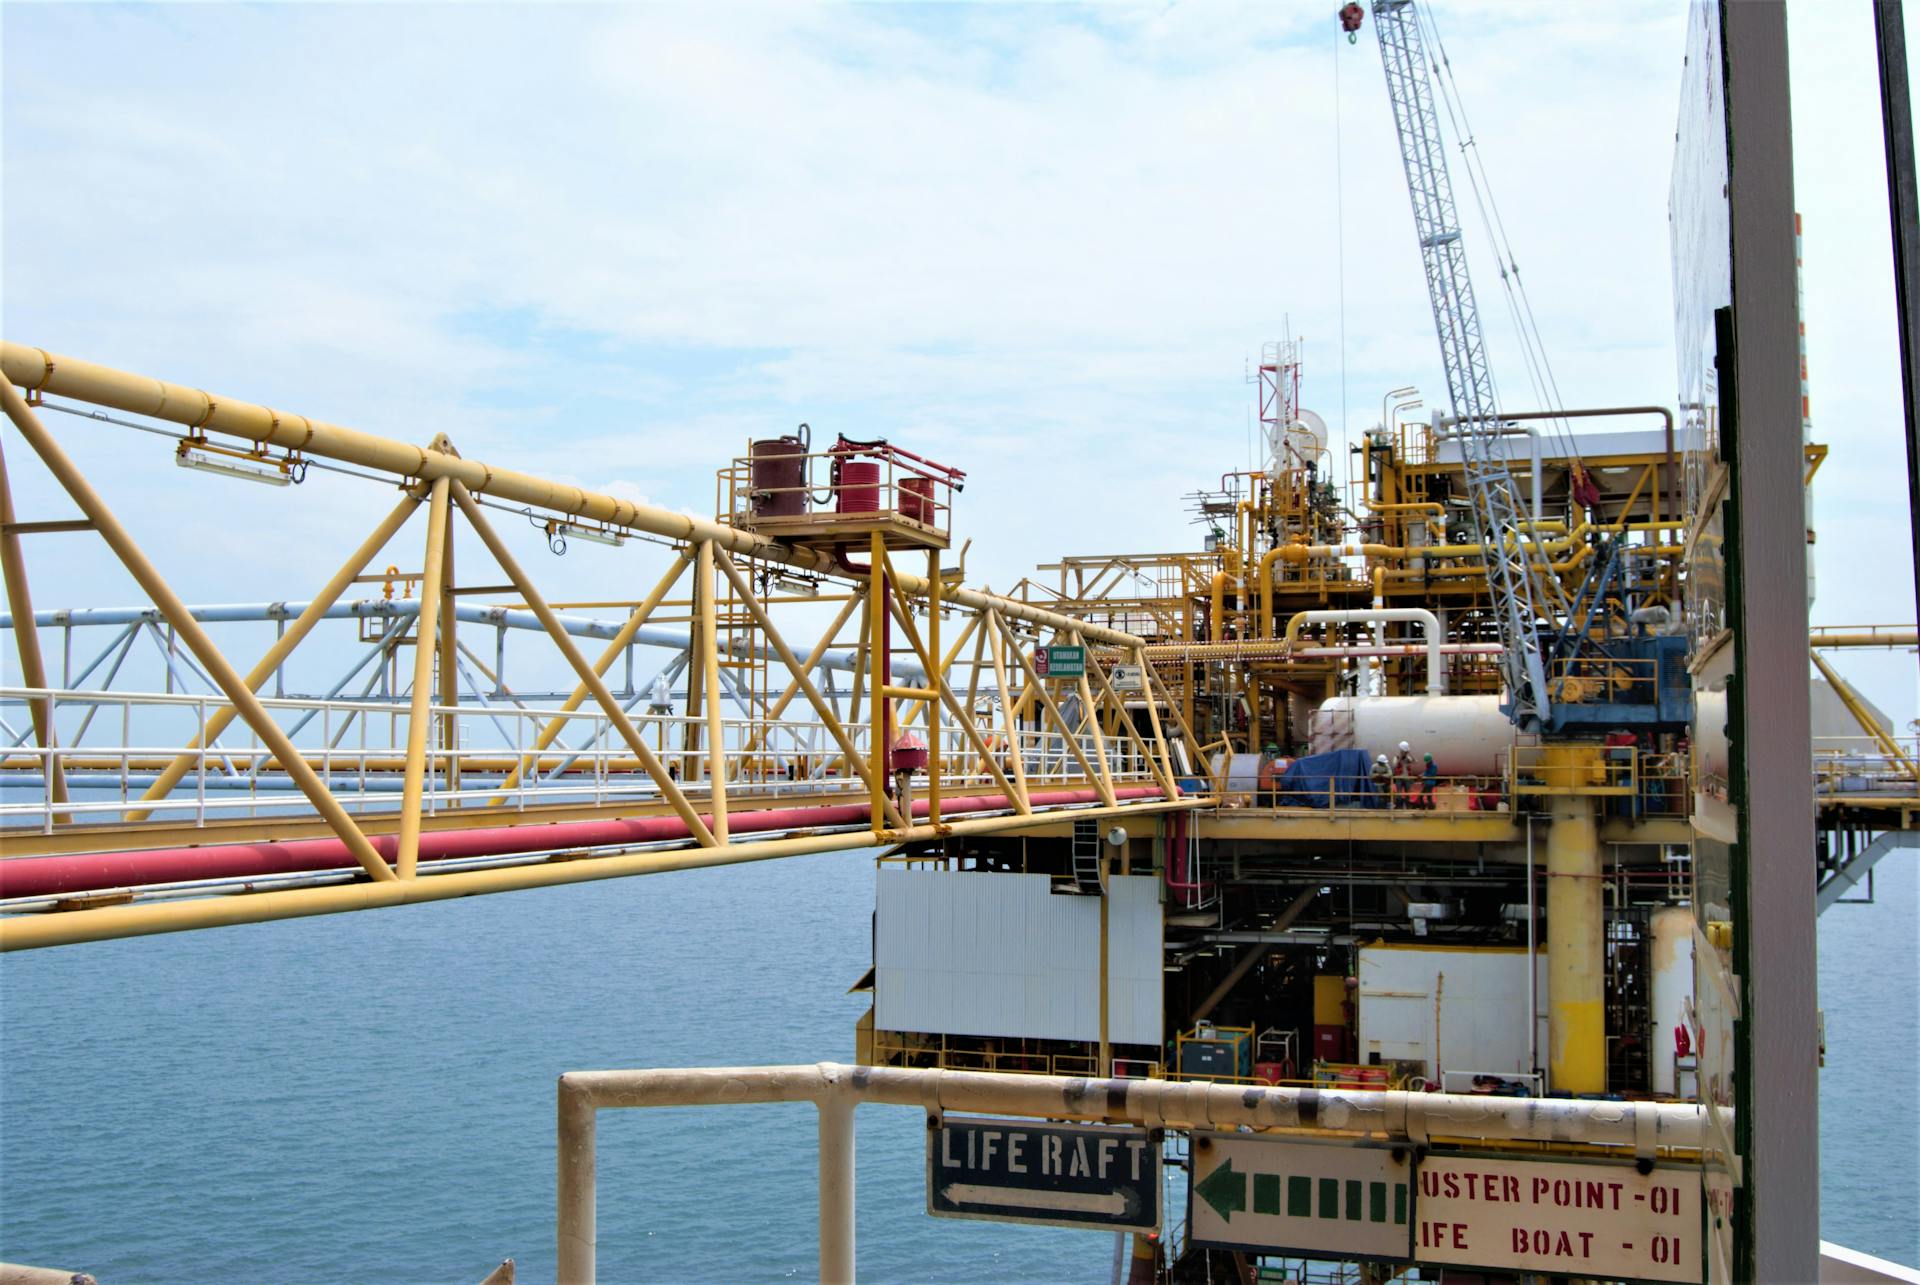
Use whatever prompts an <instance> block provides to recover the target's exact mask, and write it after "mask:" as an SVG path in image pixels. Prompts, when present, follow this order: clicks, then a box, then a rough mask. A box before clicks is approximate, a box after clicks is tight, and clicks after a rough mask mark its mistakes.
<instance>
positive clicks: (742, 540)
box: [0, 340, 1141, 648]
mask: <svg viewBox="0 0 1920 1285" xmlns="http://www.w3.org/2000/svg"><path fill="white" fill-rule="evenodd" d="M0 373H4V375H5V377H6V382H7V383H8V384H9V385H18V386H20V387H22V388H26V389H30V390H32V391H34V392H40V393H50V394H53V395H54V396H58V397H70V398H73V399H74V400H75V401H82V402H90V403H92V404H93V405H96V406H108V407H112V408H113V409H115V410H121V411H126V412H128V413H130V414H134V415H145V416H148V417H149V418H152V419H160V420H166V421H168V422H169V423H174V424H181V425H185V426H187V427H189V428H191V429H194V430H195V431H196V432H204V433H225V434H228V435H229V436H233V437H239V438H244V439H246V440H248V441H252V442H258V443H261V444H262V445H268V446H277V447H280V448H282V449H284V450H287V451H295V452H299V453H301V454H303V455H312V456H318V457H320V458H322V459H331V460H340V461H342V462H344V463H349V464H357V465H359V466H361V467H363V468H369V469H374V470H377V471H380V472H386V473H391V474H393V475H394V476H396V477H402V478H416V479H418V480H420V481H422V482H432V481H434V480H435V479H436V478H441V477H446V478H450V479H452V480H453V481H456V482H459V483H461V484H462V485H464V486H465V487H466V488H467V490H468V491H469V492H471V493H472V494H474V495H488V496H493V497H495V498H498V499H502V500H510V501H512V502H514V503H516V504H527V505H532V506H534V507H536V508H540V509H544V510H547V511H548V512H551V513H555V514H558V515H560V516H561V517H563V518H566V519H568V520H580V519H584V520H586V521H590V522H599V523H604V524H606V525H609V526H617V527H624V528H627V529H628V530H632V531H645V532H647V533H649V534H652V535H658V536H663V537H665V538H666V539H669V540H683V541H687V542H689V543H691V542H695V541H699V540H713V541H715V542H716V543H717V544H718V545H719V547H721V548H723V549H726V550H727V551H728V552H730V553H743V554H746V555H747V556H748V557H751V558H757V559H760V560H762V561H768V562H779V563H785V564H787V565H789V566H795V567H801V568H804V569H807V570H810V571H820V572H826V573H830V574H835V575H840V576H844V575H846V572H845V569H844V568H842V567H840V565H839V562H838V559H837V557H836V555H835V554H834V553H833V552H832V551H831V550H824V549H813V548H808V547H806V546H804V545H794V544H789V543H784V542H781V541H776V540H774V539H772V538H771V537H768V536H764V535H757V534H755V533H754V532H752V531H746V530H742V529H741V528H739V527H731V526H726V525H724V524H723V523H719V522H714V521H711V520H710V519H707V518H696V517H692V516H690V515H688V514H684V513H676V512H674V511H672V510H670V509H663V508H659V507H657V506H655V505H651V504H636V503H634V502H633V501H631V500H622V499H618V498H616V497H614V496H611V495H607V494H604V493H602V492H598V491H588V490H584V489H582V488H581V487H577V486H569V485H567V484H565V483H562V482H554V481H549V480H547V479H545V478H539V477H534V476H532V475H531V474H528V473H520V472H516V471H515V470H513V469H507V468H500V467H498V466H496V465H492V464H487V463H485V462H483V461H481V460H476V459H467V458H463V457H461V456H458V455H454V454H451V453H449V452H448V451H443V450H437V449H435V448H434V447H433V446H426V447H420V446H414V445H412V444H410V443H407V442H402V441H397V440H395V439H393V438H389V437H379V436H376V435H375V434H372V433H363V432H360V431H359V430H357V429H352V428H345V427H342V426H340V425H338V424H329V423H326V422H324V421H322V420H317V419H308V418H307V417H306V416H304V415H295V414H292V413H290V412H283V411H276V410H273V409H271V408H270V407H266V406H261V405H257V404H255V403H253V402H244V401H240V400H238V399H236V398H228V397H216V396H214V395H213V394H211V393H207V392H204V391H202V390H200V389H198V388H189V387H186V386H185V385H182V384H173V383H168V382H166V381H165V380H159V379H154V378H151V377H149V376H145V375H135V374H131V373H129V372H127V371H124V370H115V369H113V368H112V367H110V366H101V365H98V364H96V363H94V362H90V361H82V360H80V359H79V358H77V357H65V356H61V355H59V354H57V353H49V352H47V351H46V350H45V349H42V348H30V347H28V346H26V345H25V344H17V343H13V342H11V341H8V340H0ZM894 580H895V583H897V584H898V585H899V586H900V587H901V589H902V590H904V591H905V592H906V593H908V594H911V595H913V596H915V597H922V598H924V597H926V596H927V583H926V581H925V580H924V579H922V578H921V577H919V576H909V575H900V574H898V573H896V574H895V576H894ZM940 596H941V597H942V598H945V599H947V600H948V601H950V602H952V603H954V604H956V605H959V606H963V607H970V608H973V609H974V610H976V611H977V610H983V609H985V608H986V607H988V606H992V607H994V608H996V609H997V610H999V612H1000V613H1001V614H1002V615H1003V616H1006V617H1008V618H1010V619H1014V620H1024V621H1027V622H1028V623H1030V624H1036V625H1042V626H1045V627H1047V628H1050V629H1059V630H1068V631H1071V630H1073V629H1076V628H1078V629H1081V630H1082V632H1084V633H1085V634H1086V635H1087V637H1088V638H1089V639H1091V640H1093V641H1096V642H1100V643H1104V644H1106V645H1108V646H1115V647H1125V648H1132V647H1134V646H1137V645H1138V644H1139V642H1140V641H1141V640H1140V639H1138V638H1136V637H1134V636H1133V635H1132V634H1128V633H1125V632H1123V631H1121V630H1118V629H1111V628H1108V627H1107V626H1104V625H1091V624H1084V623H1083V622H1081V621H1078V620H1075V619H1073V618H1071V617H1069V616H1063V615H1060V614H1059V613H1057V612H1052V611H1047V610H1045V609H1043V608H1040V607H1035V606H1033V605H1031V604H1029V603H1025V602H1020V601H1018V600H1016V599H1012V598H1005V597H1001V596H999V595H997V594H990V593H983V592H980V591H979V590H975V589H968V588H964V587H962V586H959V585H953V586H948V587H946V588H943V589H942V590H941V594H940Z"/></svg>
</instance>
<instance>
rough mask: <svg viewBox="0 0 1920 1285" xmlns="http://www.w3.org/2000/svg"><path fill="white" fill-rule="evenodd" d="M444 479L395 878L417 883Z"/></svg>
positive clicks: (430, 544)
mask: <svg viewBox="0 0 1920 1285" xmlns="http://www.w3.org/2000/svg"><path fill="white" fill-rule="evenodd" d="M450 485H451V483H449V482H448V481H447V479H446V478H444V477H443V478H440V479H438V480H436V481H435V482H434V484H433V493H432V498H431V499H430V500H429V501H428V507H427V554H426V561H425V562H423V563H422V564H421V566H422V567H423V569H424V573H425V579H424V580H422V582H421V585H420V614H419V615H418V616H416V617H415V618H414V627H413V700H412V703H411V704H410V705H409V706H408V709H407V758H406V763H407V767H406V772H405V774H404V776H403V777H402V779H401V785H400V790H401V793H400V838H399V843H398V845H397V846H396V847H395V849H394V873H396V874H398V875H399V876H400V877H401V878H402V879H411V878H413V870H414V865H415V863H416V862H417V861H418V860H419V858H420V795H421V791H422V790H423V788H424V787H425V785H426V771H427V732H428V731H429V730H430V729H431V727H432V724H433V716H432V714H431V713H430V710H431V709H432V706H433V660H434V655H435V652H434V625H435V622H437V621H438V620H439V618H440V587H441V584H442V583H443V582H442V580H441V575H442V573H443V572H444V571H445V570H446V565H447V564H446V555H447V488H448V486H450Z"/></svg>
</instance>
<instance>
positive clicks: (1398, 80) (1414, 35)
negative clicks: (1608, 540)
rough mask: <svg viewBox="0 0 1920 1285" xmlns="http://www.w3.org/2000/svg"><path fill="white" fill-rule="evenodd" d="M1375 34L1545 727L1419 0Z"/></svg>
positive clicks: (1452, 379) (1495, 556)
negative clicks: (1435, 102)
mask: <svg viewBox="0 0 1920 1285" xmlns="http://www.w3.org/2000/svg"><path fill="white" fill-rule="evenodd" d="M1373 18H1374V31H1375V34H1376V35H1377V37H1378V39H1379V42H1380V61H1381V63H1382V65H1383V66H1384V67H1385V68H1386V73H1387V97H1388V99H1389V101H1391V103H1392V104H1393V123H1394V128H1395V129H1396V130H1397V131H1398V132H1399V136H1400V160H1401V163H1402V164H1403V165H1404V166H1405V167H1406V171H1407V193H1408V195H1409V196H1410V197H1411V198H1412V200H1413V225H1414V231H1415V233H1416V235H1417V236H1418V237H1419V240H1420V257H1421V259H1422V261H1423V262H1424V264H1425V266H1426V272H1427V295H1428V298H1429V299H1430V301H1431V302H1432V304H1433V324H1434V330H1435V332H1436V333H1437V334H1438V335H1439V337H1440V361H1441V364H1442V365H1443V366H1445V368H1446V372H1447V393H1448V396H1449V398H1450V399H1451V401H1452V403H1453V414H1454V421H1455V423H1456V425H1457V429H1456V431H1457V432H1458V434H1459V438H1460V445H1461V455H1462V458H1463V460H1464V463H1465V473H1466V480H1467V491H1468V495H1469V498H1470V499H1471V500H1472V504H1473V522H1474V530H1475V534H1476V536H1477V538H1478V540H1479V542H1480V545H1481V547H1482V548H1483V549H1484V550H1485V555H1484V556H1485V558H1486V565H1487V588H1488V591H1489V593H1490V594H1491V596H1492V599H1493V604H1492V605H1493V610H1494V614H1495V616H1496V617H1497V619H1498V622H1499V629H1500V642H1501V644H1502V646H1503V648H1504V650H1503V652H1502V657H1501V662H1500V663H1501V669H1502V671H1503V673H1504V675H1505V678H1506V683H1507V693H1508V698H1509V700H1510V701H1511V705H1510V706H1509V713H1510V715H1511V717H1512V718H1513V721H1514V722H1515V723H1516V724H1517V725H1518V726H1519V727H1520V728H1521V729H1522V730H1523V731H1538V730H1541V729H1543V728H1544V727H1545V726H1546V724H1547V715H1548V696H1547V682H1546V672H1545V662H1544V655H1545V650H1544V641H1545V640H1544V638H1543V637H1542V628H1541V623H1540V615H1539V612H1538V610H1537V609H1536V607H1535V604H1534V583H1533V577H1532V575H1531V574H1529V572H1528V569H1527V564H1526V559H1527V558H1528V557H1529V556H1530V555H1529V551H1528V546H1529V544H1530V543H1531V541H1530V540H1529V538H1528V537H1529V535H1530V534H1531V532H1530V531H1528V529H1527V528H1525V527H1523V525H1522V522H1521V513H1522V510H1521V508H1520V504H1519V502H1518V500H1517V499H1516V497H1515V495H1514V491H1513V478H1512V474H1511V473H1510V472H1509V471H1508V468H1507V465H1506V461H1505V458H1504V452H1503V451H1502V450H1501V449H1500V439H1499V428H1500V424H1499V422H1498V418H1497V416H1498V410H1499V408H1498V406H1497V405H1496V401H1495V397H1494V391H1493V371H1492V369H1491V368H1490V367H1489V366H1488V364H1487V345H1486V339H1485V337H1484V336H1483V335H1482V334H1481V331H1480V312H1479V308H1478V307H1477V306H1476V305H1475V303H1474V298H1473V281H1472V279H1471V278H1470V277H1469V276H1468V274H1467V251H1466V246H1465V245H1464V244H1463V243H1462V241H1461V237H1460V220H1459V214H1458V208H1457V206H1456V205H1455V204H1454V199H1453V181H1452V179H1451V177H1450V176H1449V175H1448V172H1447V157H1446V153H1445V151H1444V150H1443V148H1442V143H1441V139H1440V119H1439V116H1438V115H1437V114H1436V112H1435V110H1434V89H1433V80H1432V75H1431V70H1430V68H1429V66H1428V62H1427V51H1426V46H1425V45H1424V44H1423V43H1422V41H1421V38H1420V24H1419V18H1418V15H1417V14H1416V13H1415V12H1414V8H1413V0H1373Z"/></svg>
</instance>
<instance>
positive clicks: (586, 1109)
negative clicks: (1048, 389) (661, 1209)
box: [556, 1076, 825, 1285]
mask: <svg viewBox="0 0 1920 1285" xmlns="http://www.w3.org/2000/svg"><path fill="white" fill-rule="evenodd" d="M595 1110H596V1108H595V1107H594V1104H593V1099H592V1098H591V1097H590V1096H588V1094H587V1093H586V1092H585V1091H583V1090H581V1089H578V1088H575V1087H574V1086H572V1085H569V1084H568V1083H567V1081H566V1078H565V1077H564V1076H563V1077H561V1079H560V1117H559V1118H560V1136H559V1178H560V1181H559V1211H558V1212H559V1222H558V1226H557V1236H558V1242H559V1243H558V1246H557V1248H558V1255H559V1263H558V1269H557V1273H556V1278H557V1280H558V1281H559V1285H593V1278H594V1270H595V1265H594V1236H595V1232H594V1165H595V1163H596V1158H595V1155H594V1113H595ZM822 1190H825V1188H824V1187H823V1188H822Z"/></svg>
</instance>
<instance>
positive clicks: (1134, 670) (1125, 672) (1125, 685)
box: [1107, 665, 1147, 692]
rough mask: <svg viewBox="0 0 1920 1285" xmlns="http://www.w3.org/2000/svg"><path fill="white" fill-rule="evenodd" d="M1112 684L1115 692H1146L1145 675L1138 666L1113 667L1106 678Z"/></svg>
mask: <svg viewBox="0 0 1920 1285" xmlns="http://www.w3.org/2000/svg"><path fill="white" fill-rule="evenodd" d="M1107 677H1108V678H1109V679H1111V680H1112V682H1113V690H1115V691H1116V692H1144V691H1145V690H1147V674H1146V671H1145V670H1144V669H1142V668H1141V667H1140V666H1138V665H1115V666H1114V667H1113V672H1112V673H1110V674H1109V675H1108V676H1107Z"/></svg>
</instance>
